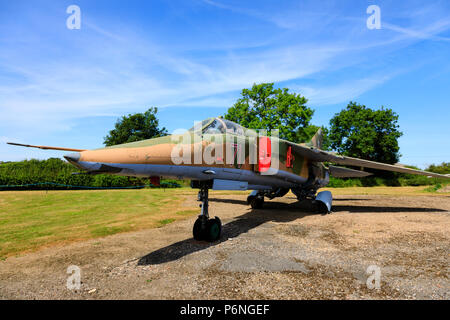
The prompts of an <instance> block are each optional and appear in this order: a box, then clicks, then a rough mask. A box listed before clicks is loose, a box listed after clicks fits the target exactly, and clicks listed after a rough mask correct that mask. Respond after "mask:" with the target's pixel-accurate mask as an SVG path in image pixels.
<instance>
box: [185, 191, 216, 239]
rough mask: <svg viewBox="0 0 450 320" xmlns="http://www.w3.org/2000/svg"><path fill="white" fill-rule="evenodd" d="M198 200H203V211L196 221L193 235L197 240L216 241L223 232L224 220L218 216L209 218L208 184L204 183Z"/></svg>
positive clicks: (201, 205) (201, 206)
mask: <svg viewBox="0 0 450 320" xmlns="http://www.w3.org/2000/svg"><path fill="white" fill-rule="evenodd" d="M198 201H201V202H202V203H201V204H200V208H202V211H201V213H200V215H199V216H198V218H197V220H196V221H195V223H194V229H193V232H192V233H193V235H194V239H195V240H205V241H209V242H214V241H217V240H219V239H220V235H221V234H222V222H221V221H220V219H219V218H218V217H215V218H214V219H209V214H208V186H207V185H203V186H201V187H200V191H199V192H198Z"/></svg>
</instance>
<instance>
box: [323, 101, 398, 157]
mask: <svg viewBox="0 0 450 320" xmlns="http://www.w3.org/2000/svg"><path fill="white" fill-rule="evenodd" d="M397 122H398V115H397V114H396V113H395V112H394V111H392V109H385V108H384V107H381V109H379V110H373V109H370V108H367V107H366V106H364V105H360V104H357V103H355V102H350V103H349V104H348V105H347V108H346V109H344V110H342V111H341V112H339V113H337V114H336V115H335V116H334V117H333V118H332V119H331V120H330V131H329V136H328V138H329V140H330V144H331V148H332V149H333V150H336V151H337V152H339V153H340V154H343V155H346V156H350V157H357V158H362V159H367V160H372V161H379V162H384V163H391V164H392V163H396V162H398V160H399V158H400V154H399V146H398V138H400V137H401V136H402V132H400V131H399V130H398V129H399V126H398V124H397Z"/></svg>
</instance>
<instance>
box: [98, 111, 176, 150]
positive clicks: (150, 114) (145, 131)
mask: <svg viewBox="0 0 450 320" xmlns="http://www.w3.org/2000/svg"><path fill="white" fill-rule="evenodd" d="M157 112H158V108H153V107H152V108H150V109H148V110H147V111H146V112H145V113H135V114H129V115H128V116H123V117H122V118H120V119H118V120H117V122H116V124H115V128H114V129H113V130H111V131H109V134H108V135H107V136H106V137H105V138H104V142H103V143H104V144H105V145H106V146H113V145H116V144H121V143H127V142H134V141H139V140H144V139H150V138H157V137H162V136H165V135H167V130H166V128H164V127H163V128H161V129H159V121H158V119H157V118H156V113H157Z"/></svg>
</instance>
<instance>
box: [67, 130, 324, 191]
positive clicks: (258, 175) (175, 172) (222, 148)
mask: <svg viewBox="0 0 450 320" xmlns="http://www.w3.org/2000/svg"><path fill="white" fill-rule="evenodd" d="M261 139H266V140H265V141H267V140H269V146H267V143H266V144H264V143H261ZM275 145H278V147H277V148H274V147H273V146H275ZM271 146H272V147H271ZM263 148H266V149H267V150H266V151H267V153H266V154H264V150H263ZM263 158H265V159H263ZM66 159H67V160H69V161H70V162H71V163H73V164H75V165H76V166H78V167H80V168H82V169H84V170H87V171H88V172H93V173H110V174H117V175H125V176H140V177H152V176H163V177H174V178H178V179H192V180H211V179H220V180H230V181H244V182H247V183H248V185H247V186H246V187H245V188H244V187H242V189H268V188H273V187H283V188H293V187H297V186H300V185H302V184H305V183H311V182H312V181H316V182H317V181H322V182H321V184H322V185H325V184H326V182H327V177H328V176H327V171H326V169H325V168H324V166H323V165H322V164H321V163H318V164H316V163H314V162H310V161H308V159H306V158H304V157H302V156H301V155H299V154H296V153H295V151H293V150H292V149H291V148H290V146H289V144H288V143H287V141H285V140H281V139H278V138H275V137H256V136H252V135H241V136H237V135H234V134H231V133H226V134H203V135H198V134H196V133H194V132H188V133H186V134H183V135H171V136H165V137H160V138H154V139H149V140H143V141H138V142H132V143H126V144H121V145H116V146H112V147H106V148H101V149H97V150H87V151H82V152H80V153H79V154H72V155H68V156H66ZM268 166H270V167H271V168H270V169H269V168H267V167H268ZM264 167H265V168H264Z"/></svg>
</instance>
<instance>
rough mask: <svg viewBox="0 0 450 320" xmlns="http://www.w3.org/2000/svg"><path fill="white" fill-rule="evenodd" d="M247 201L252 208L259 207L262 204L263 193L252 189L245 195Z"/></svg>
mask: <svg viewBox="0 0 450 320" xmlns="http://www.w3.org/2000/svg"><path fill="white" fill-rule="evenodd" d="M247 203H248V204H249V205H250V206H251V207H252V209H261V208H262V207H263V205H264V193H262V192H258V191H256V190H253V191H252V193H250V195H249V196H248V197H247Z"/></svg>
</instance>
